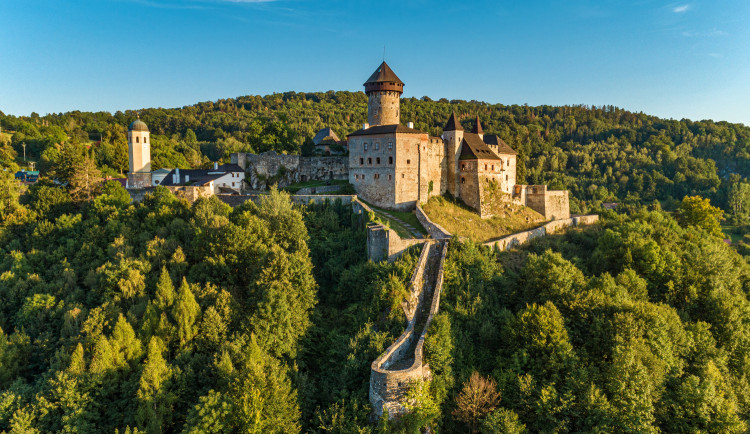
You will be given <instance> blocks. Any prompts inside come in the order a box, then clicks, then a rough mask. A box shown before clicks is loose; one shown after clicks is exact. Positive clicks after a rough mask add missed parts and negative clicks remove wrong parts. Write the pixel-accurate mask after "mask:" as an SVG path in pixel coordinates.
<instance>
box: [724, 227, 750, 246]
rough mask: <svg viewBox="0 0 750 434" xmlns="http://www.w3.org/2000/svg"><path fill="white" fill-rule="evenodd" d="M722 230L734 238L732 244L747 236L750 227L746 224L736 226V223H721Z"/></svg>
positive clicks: (730, 237)
mask: <svg viewBox="0 0 750 434" xmlns="http://www.w3.org/2000/svg"><path fill="white" fill-rule="evenodd" d="M721 231H722V232H724V234H725V235H726V236H727V238H729V239H731V240H732V244H734V243H736V242H739V241H740V240H742V238H743V237H744V236H745V234H747V233H750V232H749V231H750V228H748V226H745V225H740V226H734V225H728V224H726V225H721Z"/></svg>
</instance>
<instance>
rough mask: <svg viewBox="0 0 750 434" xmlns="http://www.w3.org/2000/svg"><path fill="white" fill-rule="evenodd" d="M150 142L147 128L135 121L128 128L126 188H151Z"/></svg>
mask: <svg viewBox="0 0 750 434" xmlns="http://www.w3.org/2000/svg"><path fill="white" fill-rule="evenodd" d="M150 142H151V140H150V138H149V131H148V126H146V123H145V122H143V121H142V120H140V118H139V119H136V120H135V121H134V122H133V123H131V124H130V126H129V127H128V160H129V162H130V170H129V171H128V188H144V187H150V186H151V143H150Z"/></svg>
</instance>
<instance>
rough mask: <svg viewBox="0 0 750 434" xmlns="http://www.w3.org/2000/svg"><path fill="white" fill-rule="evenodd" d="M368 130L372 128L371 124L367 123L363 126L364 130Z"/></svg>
mask: <svg viewBox="0 0 750 434" xmlns="http://www.w3.org/2000/svg"><path fill="white" fill-rule="evenodd" d="M368 128H370V124H368V123H367V122H365V123H364V124H362V129H363V130H366V129H368Z"/></svg>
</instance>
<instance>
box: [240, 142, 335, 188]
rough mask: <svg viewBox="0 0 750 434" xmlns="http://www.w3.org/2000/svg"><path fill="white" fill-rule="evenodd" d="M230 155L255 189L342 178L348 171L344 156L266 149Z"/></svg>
mask: <svg viewBox="0 0 750 434" xmlns="http://www.w3.org/2000/svg"><path fill="white" fill-rule="evenodd" d="M230 158H231V162H232V163H234V164H237V165H238V166H240V167H242V168H243V169H244V170H245V180H246V181H247V182H248V184H249V185H250V188H251V189H252V190H256V191H262V190H265V189H267V188H268V186H270V185H278V186H279V188H284V187H287V186H289V185H292V184H294V183H297V182H303V181H326V180H330V179H337V180H346V179H348V175H349V159H348V157H301V156H299V155H285V154H277V153H276V152H274V151H268V152H264V153H262V154H247V153H234V154H232V155H231V157H230Z"/></svg>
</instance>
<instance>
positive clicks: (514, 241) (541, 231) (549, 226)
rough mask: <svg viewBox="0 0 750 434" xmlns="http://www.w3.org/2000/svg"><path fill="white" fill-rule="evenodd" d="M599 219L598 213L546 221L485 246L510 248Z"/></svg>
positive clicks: (487, 243) (502, 248) (500, 248)
mask: <svg viewBox="0 0 750 434" xmlns="http://www.w3.org/2000/svg"><path fill="white" fill-rule="evenodd" d="M598 221H599V216H598V215H586V216H578V217H572V218H567V219H562V220H553V221H551V222H549V223H546V224H544V225H542V226H540V227H538V228H535V229H531V230H529V231H525V232H519V233H517V234H513V235H508V236H507V237H503V238H500V239H497V240H492V241H488V242H486V243H484V245H485V246H489V247H493V248H495V247H496V248H497V249H499V250H503V251H505V250H510V249H512V248H513V247H516V246H519V245H521V244H524V243H527V242H529V241H530V240H533V239H534V238H539V237H543V236H545V235H552V234H555V233H558V232H560V231H562V230H563V229H565V228H568V227H571V226H578V225H590V224H594V223H596V222H598Z"/></svg>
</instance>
